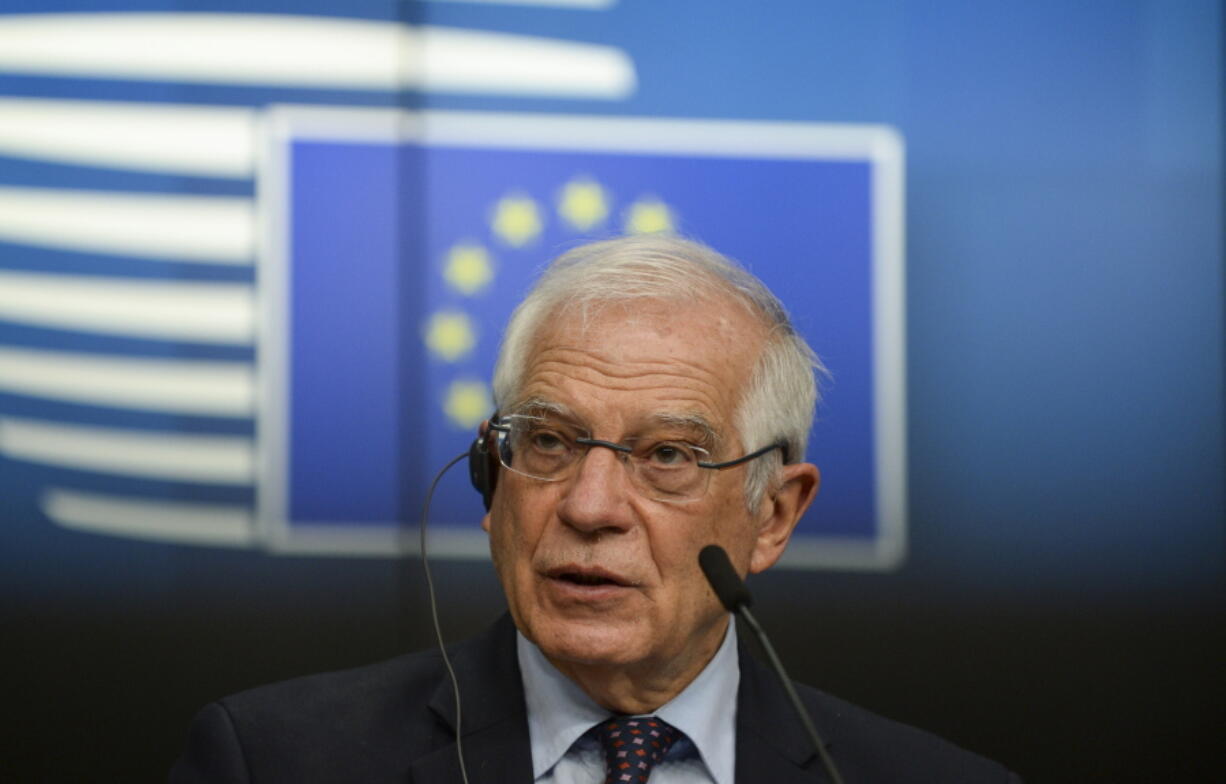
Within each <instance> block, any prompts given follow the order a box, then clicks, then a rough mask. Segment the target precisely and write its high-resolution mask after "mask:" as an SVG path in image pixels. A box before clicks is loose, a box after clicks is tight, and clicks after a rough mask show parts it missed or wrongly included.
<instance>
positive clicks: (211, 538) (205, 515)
mask: <svg viewBox="0 0 1226 784" xmlns="http://www.w3.org/2000/svg"><path fill="white" fill-rule="evenodd" d="M41 505H42V509H43V513H44V514H46V515H47V517H49V518H50V519H51V520H52V521H53V522H55V523H57V524H59V525H62V526H64V527H65V528H72V529H75V530H78V531H89V532H91V533H101V534H110V535H112V536H130V537H132V538H135V539H152V540H154V541H159V542H181V543H184V544H198V545H208V546H212V547H244V546H248V545H250V544H252V543H253V542H254V541H255V534H254V529H253V527H252V525H251V513H250V511H248V510H247V509H246V508H244V507H241V506H226V505H220V504H193V503H187V502H174V501H149V500H145V499H142V498H126V497H119V496H108V495H98V494H95V493H79V492H76V491H74V490H62V489H58V488H53V489H50V490H48V491H47V492H46V493H44V494H43V497H42V504H41Z"/></svg>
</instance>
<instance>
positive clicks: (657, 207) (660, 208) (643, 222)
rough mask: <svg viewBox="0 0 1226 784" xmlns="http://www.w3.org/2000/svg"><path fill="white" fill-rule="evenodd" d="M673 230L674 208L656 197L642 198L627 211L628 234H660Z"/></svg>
mask: <svg viewBox="0 0 1226 784" xmlns="http://www.w3.org/2000/svg"><path fill="white" fill-rule="evenodd" d="M673 228H674V220H673V211H672V208H671V207H669V206H668V205H667V204H665V203H664V202H662V201H660V200H659V199H657V198H656V197H654V196H646V197H643V198H640V199H638V200H637V201H635V202H634V203H633V204H631V205H630V207H629V209H627V210H626V233H627V234H658V233H660V232H667V231H672V230H673Z"/></svg>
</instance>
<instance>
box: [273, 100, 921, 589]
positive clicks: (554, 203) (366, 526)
mask: <svg viewBox="0 0 1226 784" xmlns="http://www.w3.org/2000/svg"><path fill="white" fill-rule="evenodd" d="M272 127H273V129H274V132H273V142H272V144H271V145H270V148H269V149H270V151H271V152H270V156H269V159H268V161H266V165H265V167H264V172H263V174H262V176H261V181H260V191H261V202H262V204H263V205H264V207H265V214H266V217H268V218H270V219H269V220H266V222H265V225H266V226H267V227H269V228H268V230H269V231H270V232H271V234H270V236H269V237H268V238H267V242H266V251H267V253H266V255H265V258H264V261H263V265H262V267H261V273H260V275H261V278H260V281H259V289H260V297H261V302H262V313H263V316H262V318H263V329H262V331H261V337H260V341H259V348H258V351H259V375H260V378H261V379H262V383H261V389H262V393H261V406H260V410H259V425H258V431H259V439H258V440H259V450H260V454H261V463H260V465H261V470H260V474H259V476H260V479H259V483H260V487H259V491H258V492H259V497H260V519H261V523H262V525H263V526H264V528H265V530H266V532H267V533H268V535H269V536H271V537H272V538H273V541H274V542H276V543H277V544H278V546H281V547H285V548H289V549H314V548H317V547H329V548H336V547H340V548H342V549H344V548H356V549H375V550H380V549H385V550H390V549H395V548H397V547H399V544H398V542H399V541H400V536H399V534H398V531H399V529H400V528H401V527H402V526H403V524H404V523H412V522H414V521H415V520H416V517H417V510H418V508H419V506H420V504H421V501H422V496H423V493H424V490H425V487H426V485H427V483H428V481H429V478H430V475H431V474H432V473H433V471H434V470H436V469H437V467H440V466H442V465H443V464H444V463H445V462H446V461H447V460H448V459H450V458H452V457H454V456H455V455H456V454H459V453H461V452H463V451H464V450H465V449H466V448H467V446H468V444H469V443H470V442H471V441H472V438H473V437H474V434H475V429H476V427H477V425H478V423H479V422H480V421H481V420H482V419H484V418H485V417H487V416H488V415H489V413H490V412H491V410H492V404H491V402H490V392H489V378H490V374H491V370H492V367H493V363H494V358H495V355H496V351H497V347H498V342H499V339H500V336H501V330H502V327H503V325H504V324H505V323H506V320H507V318H508V316H509V315H510V312H511V310H512V309H513V307H514V306H515V304H516V303H517V302H518V301H519V300H520V299H521V298H522V296H523V294H524V293H525V292H526V290H527V289H528V287H529V285H530V283H531V281H532V279H533V278H534V276H535V274H536V273H537V272H538V271H539V269H540V268H541V267H542V266H543V265H544V264H545V263H546V262H547V261H548V260H549V259H550V258H552V257H553V256H555V255H557V254H558V253H560V252H562V251H564V250H566V249H568V248H570V247H573V246H574V245H577V244H580V243H581V242H583V241H586V240H588V239H592V238H598V237H606V236H613V235H617V234H622V233H645V232H660V231H666V232H676V233H679V234H682V235H684V236H687V237H692V238H695V239H698V240H700V241H703V242H705V243H707V244H709V245H711V246H713V247H715V248H717V249H718V250H720V251H721V252H723V253H725V254H727V255H730V256H732V257H733V258H736V259H738V260H740V261H741V262H742V263H744V264H746V266H748V267H749V268H750V269H751V270H752V271H753V272H754V273H755V274H757V275H758V276H759V277H761V278H762V279H763V280H764V281H765V282H766V284H767V285H768V286H770V287H771V289H772V290H774V291H775V292H776V293H777V294H778V295H779V296H780V297H781V298H782V299H783V300H784V303H785V304H786V305H787V306H788V308H789V310H790V311H791V313H792V315H793V318H794V320H795V322H796V324H797V327H798V328H799V329H800V331H801V332H802V333H804V335H805V336H806V338H807V339H808V340H809V342H810V343H811V345H813V346H814V347H815V349H816V350H817V351H818V353H819V354H820V355H821V356H822V357H823V359H824V361H825V362H826V364H827V366H828V367H829V368H830V370H831V372H832V377H833V380H832V382H831V383H829V384H827V385H826V389H825V399H824V402H823V404H822V405H821V406H820V407H819V411H818V421H817V423H816V424H815V426H814V430H813V433H812V436H811V441H810V448H809V456H808V457H809V459H810V460H812V461H813V462H815V463H817V464H818V465H819V466H820V467H821V469H822V471H823V476H824V484H823V488H822V492H821V494H820V495H819V498H818V501H817V502H816V503H815V505H814V507H813V508H812V509H811V510H810V512H809V513H808V514H807V515H806V517H805V519H804V520H803V521H802V522H801V525H800V528H799V529H798V531H797V539H796V540H794V543H793V547H792V549H791V551H790V553H789V559H790V561H791V563H793V564H794V565H821V564H838V565H857V566H873V565H876V566H882V565H887V564H889V563H891V562H893V561H896V560H897V559H898V557H900V555H901V553H902V547H903V532H904V528H905V521H904V519H903V518H904V515H905V501H904V494H905V468H904V463H903V461H904V459H905V443H904V440H903V437H904V427H903V425H904V420H903V400H904V399H905V397H904V387H903V385H904V378H903V349H902V341H903V333H902V324H903V320H902V316H903V314H902V302H903V297H902V260H901V230H902V227H901V183H902V152H901V145H900V144H899V142H898V140H897V138H896V137H895V135H894V134H893V133H892V132H891V131H889V130H888V129H885V128H880V127H873V126H864V127H855V126H819V125H792V124H765V123H755V124H749V123H725V122H687V121H661V120H632V119H624V118H594V117H551V116H540V115H493V114H478V113H407V112H405V113H399V112H390V111H387V110H345V111H341V112H328V111H321V110H292V109H286V110H281V111H278V112H276V113H274V116H273V122H272ZM453 474H454V475H453V476H452V477H450V478H449V479H448V480H447V481H446V482H445V483H444V484H443V485H442V489H441V490H440V492H439V494H438V495H437V496H436V498H435V501H434V507H433V512H432V514H431V518H432V519H431V525H432V526H435V527H434V529H433V533H432V537H434V542H435V545H434V549H435V550H436V551H440V552H443V553H450V554H453V555H469V554H478V553H483V552H484V551H485V542H484V534H483V533H482V532H481V531H480V529H479V528H478V526H477V522H478V520H479V518H480V515H481V509H480V504H479V499H478V498H477V496H476V495H475V493H473V492H472V490H471V489H469V488H467V487H466V479H465V477H464V476H463V475H462V474H463V471H457V472H453Z"/></svg>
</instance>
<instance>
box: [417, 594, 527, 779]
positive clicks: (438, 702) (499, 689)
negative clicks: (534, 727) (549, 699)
mask: <svg viewBox="0 0 1226 784" xmlns="http://www.w3.org/2000/svg"><path fill="white" fill-rule="evenodd" d="M449 653H450V655H451V660H452V665H453V666H454V667H455V671H456V679H457V680H458V681H459V683H460V694H461V698H462V705H463V715H462V718H461V722H460V724H461V732H462V746H463V750H464V764H465V768H466V769H467V771H468V780H469V782H470V783H471V784H498V783H499V782H517V781H522V782H531V781H532V749H531V742H530V740H529V737H528V718H527V708H526V707H525V704H524V687H523V681H522V680H521V678H520V674H519V661H518V657H517V655H516V652H515V625H514V623H513V622H512V621H511V618H510V616H503V617H502V618H501V619H499V620H498V622H497V623H495V624H494V626H493V627H491V628H490V629H489V630H488V631H487V632H485V633H484V634H482V635H481V636H479V637H477V638H475V639H473V640H472V641H470V642H467V643H461V644H460V645H457V646H454V647H453V648H451V649H449ZM430 710H431V711H432V712H433V713H434V715H435V718H436V719H437V722H438V727H437V732H438V736H439V744H438V746H437V747H436V748H435V749H434V751H432V752H430V753H429V754H426V755H424V756H422V757H420V758H419V759H417V760H415V761H414V762H413V765H412V766H411V770H412V781H414V782H423V783H424V782H439V781H460V769H459V763H458V762H457V756H456V747H455V696H454V693H453V692H452V687H451V681H450V679H448V678H446V677H444V678H443V680H442V681H441V682H440V683H439V685H438V687H437V688H436V689H435V691H434V695H433V697H432V698H431V700H430Z"/></svg>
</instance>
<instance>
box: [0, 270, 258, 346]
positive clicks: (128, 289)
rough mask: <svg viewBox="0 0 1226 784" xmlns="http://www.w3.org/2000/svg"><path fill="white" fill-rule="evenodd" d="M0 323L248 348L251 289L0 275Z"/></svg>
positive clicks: (251, 326)
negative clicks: (8, 322)
mask: <svg viewBox="0 0 1226 784" xmlns="http://www.w3.org/2000/svg"><path fill="white" fill-rule="evenodd" d="M0 319H2V320H7V321H12V322H16V323H20V324H29V325H32V326H39V327H51V328H53V329H71V330H79V331H83V332H100V333H104V334H109V335H124V336H129V337H141V338H152V339H155V340H173V341H187V342H196V343H216V344H239V345H249V344H250V343H251V342H252V339H253V335H254V323H255V313H254V299H253V294H252V290H251V287H250V286H249V285H245V284H234V283H195V282H193V283H184V282H169V281H161V280H143V279H127V278H123V279H121V278H105V277H94V276H85V275H42V274H36V273H26V272H10V271H0Z"/></svg>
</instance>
